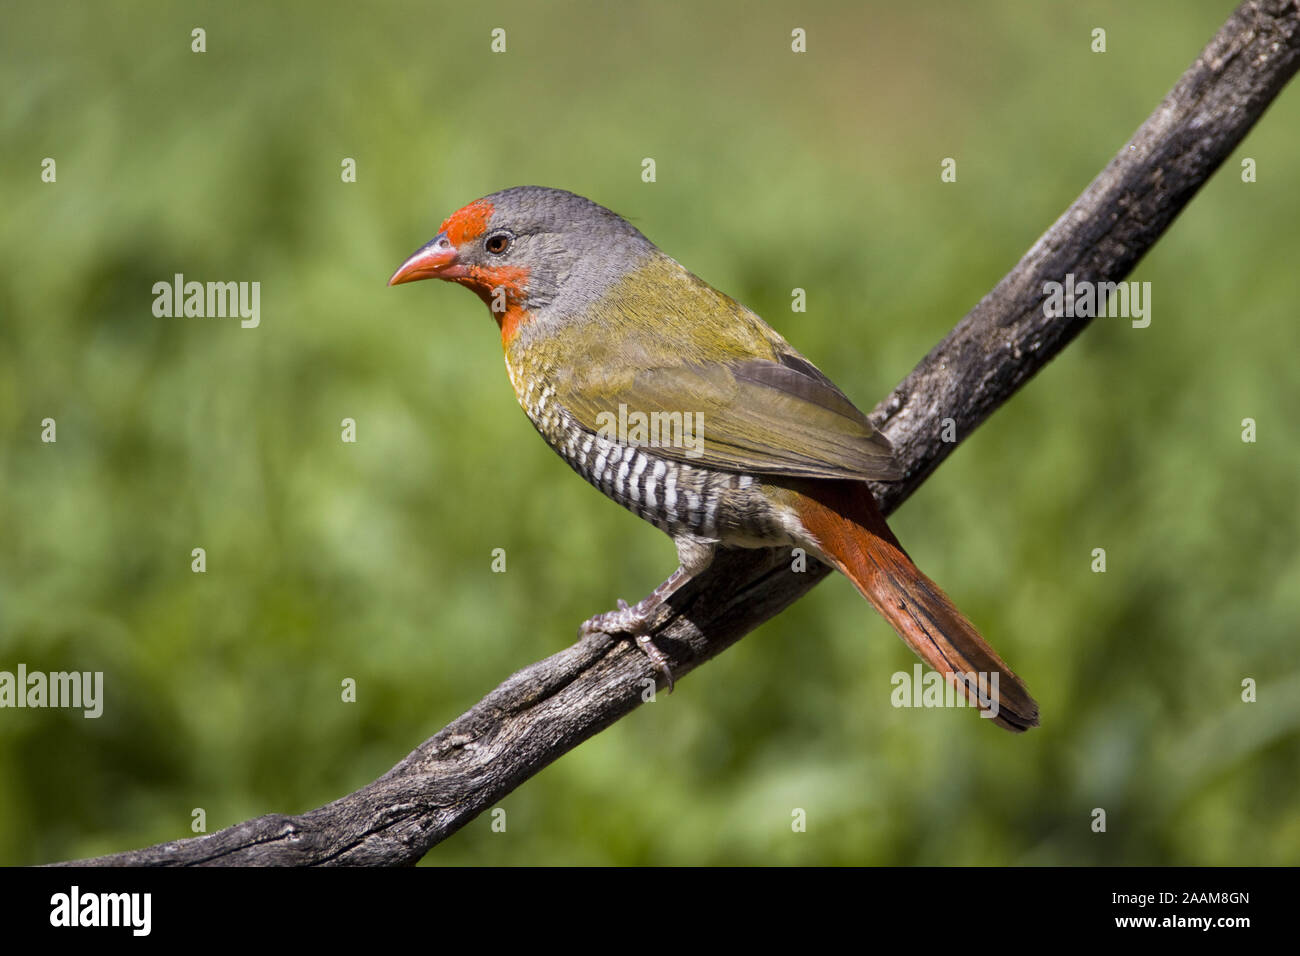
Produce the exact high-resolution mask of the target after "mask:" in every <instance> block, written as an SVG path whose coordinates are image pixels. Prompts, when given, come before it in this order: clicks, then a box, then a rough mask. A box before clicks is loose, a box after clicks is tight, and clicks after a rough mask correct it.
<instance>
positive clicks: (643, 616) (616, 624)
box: [579, 598, 673, 694]
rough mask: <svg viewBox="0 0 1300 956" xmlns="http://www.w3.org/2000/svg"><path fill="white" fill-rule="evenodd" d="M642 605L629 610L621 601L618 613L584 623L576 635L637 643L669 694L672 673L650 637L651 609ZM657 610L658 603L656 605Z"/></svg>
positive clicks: (625, 603) (601, 616)
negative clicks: (610, 636) (618, 636)
mask: <svg viewBox="0 0 1300 956" xmlns="http://www.w3.org/2000/svg"><path fill="white" fill-rule="evenodd" d="M644 604H645V602H644V601H642V602H641V604H638V605H636V606H635V607H628V603H627V602H626V601H624V600H623V599H622V598H619V601H618V610H615V611H606V612H605V613H604V614H597V615H596V616H595V617H592V618H588V619H587V620H586V621H584V622H583V624H582V627H581V629H580V630H579V634H581V636H583V637H587V636H589V635H591V634H595V633H600V634H627V635H629V636H631V637H632V638H633V639H634V640H635V641H636V646H637V647H639V648H641V652H642V653H643V654H645V656H646V657H648V658H650V662H651V663H652V664H654V666H655V669H656V670H658V671H659V673H661V674H663V675H664V680H666V681H667V682H668V693H670V694H671V693H672V692H673V672H672V668H670V667H669V666H668V658H667V657H665V656H664V652H663V651H661V650H659V648H658V647H656V646H655V642H654V638H652V637H651V636H650V621H651V619H652V618H653V616H654V606H651V607H644V606H643V605H644ZM655 606H657V602H656V605H655Z"/></svg>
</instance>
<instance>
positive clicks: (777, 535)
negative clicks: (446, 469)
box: [516, 383, 791, 547]
mask: <svg viewBox="0 0 1300 956" xmlns="http://www.w3.org/2000/svg"><path fill="white" fill-rule="evenodd" d="M516 393H517V395H518V397H519V404H520V405H521V406H522V407H523V409H524V412H525V413H526V414H527V415H528V418H529V420H530V421H531V422H532V423H533V426H534V427H535V428H536V429H537V431H538V432H539V433H540V434H541V436H542V437H543V438H545V439H546V442H547V444H549V445H550V446H551V448H553V449H554V450H555V451H556V453H557V454H559V456H560V457H561V458H563V459H564V460H565V461H566V462H568V464H569V466H570V467H571V468H572V469H573V470H574V471H576V472H577V473H578V474H579V475H581V476H582V477H583V478H585V479H586V480H587V481H588V482H589V483H590V484H592V485H594V486H595V487H596V488H598V489H599V490H600V491H601V492H603V493H604V494H605V495H606V496H607V497H609V498H611V499H613V500H614V501H616V502H618V503H619V504H620V505H622V506H623V507H624V508H627V509H628V510H629V511H631V512H633V513H634V514H636V515H637V516H638V517H640V518H643V519H645V520H646V521H649V522H650V523H651V524H653V525H654V526H655V527H657V528H659V529H660V530H662V531H664V532H666V533H667V534H669V535H671V536H673V537H677V536H679V535H684V534H690V535H695V536H697V537H700V538H704V539H708V540H713V541H718V542H720V543H722V544H724V545H734V546H738V547H761V546H773V545H780V544H789V543H791V540H790V538H789V536H788V535H787V534H786V532H785V529H784V524H783V522H782V520H781V516H780V515H778V514H777V513H775V512H774V510H773V508H772V506H771V505H770V503H769V502H768V500H767V498H766V496H765V495H764V494H763V493H762V489H761V487H760V485H759V481H758V480H757V479H756V478H755V477H754V476H753V475H746V474H741V473H738V472H732V471H723V470H720V469H716V468H710V467H704V466H699V465H692V464H689V463H687V462H683V461H679V460H677V459H674V458H668V457H666V456H664V455H662V454H657V453H656V451H657V449H655V448H653V447H649V446H645V445H639V444H627V443H623V442H619V441H616V440H614V439H612V438H607V437H605V436H603V435H599V434H596V433H594V432H591V431H589V430H587V429H586V428H584V427H583V426H582V425H581V424H580V423H579V422H578V420H577V419H576V418H574V417H573V415H571V414H570V413H569V412H568V411H567V410H566V409H564V408H563V407H561V406H560V405H559V404H557V403H556V402H555V401H553V397H554V390H553V389H552V388H550V387H549V386H538V385H536V384H532V383H529V384H526V385H524V387H523V388H517V389H516Z"/></svg>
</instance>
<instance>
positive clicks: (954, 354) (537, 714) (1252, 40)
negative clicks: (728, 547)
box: [80, 0, 1300, 866]
mask: <svg viewBox="0 0 1300 956" xmlns="http://www.w3.org/2000/svg"><path fill="white" fill-rule="evenodd" d="M1297 66H1300V10H1298V9H1297V0H1247V2H1245V3H1243V4H1242V5H1241V6H1240V7H1239V8H1237V10H1236V11H1235V12H1234V13H1233V14H1232V16H1231V17H1230V18H1229V19H1228V22H1227V23H1226V24H1225V25H1224V26H1223V28H1222V29H1221V30H1220V31H1219V32H1218V34H1216V35H1215V37H1214V38H1213V39H1212V40H1211V41H1210V43H1209V45H1208V46H1207V47H1206V48H1205V50H1204V51H1203V52H1202V53H1201V55H1200V56H1199V57H1198V58H1197V60H1196V62H1195V63H1193V64H1192V66H1191V68H1190V69H1188V71H1187V72H1186V73H1185V74H1184V75H1183V77H1182V78H1181V79H1180V80H1179V81H1178V84H1177V85H1176V86H1175V87H1174V89H1173V90H1172V91H1171V92H1170V93H1169V95H1168V96H1166V97H1165V99H1164V101H1163V102H1162V103H1161V104H1160V106H1159V107H1158V108H1157V109H1156V111H1155V112H1154V113H1152V114H1151V116H1150V118H1149V119H1147V121H1146V122H1145V123H1143V124H1142V126H1141V128H1139V129H1138V131H1137V132H1136V133H1135V134H1134V135H1133V137H1132V138H1131V139H1130V140H1128V141H1127V142H1126V143H1124V145H1123V147H1122V148H1121V149H1120V151H1119V153H1118V155H1116V157H1115V158H1114V159H1113V160H1112V161H1111V162H1110V164H1109V165H1108V166H1107V167H1106V168H1105V169H1104V170H1103V171H1102V172H1101V174H1100V175H1099V176H1098V177H1097V178H1096V179H1095V180H1094V181H1093V182H1092V184H1091V185H1089V186H1088V188H1087V189H1086V190H1084V192H1083V195H1081V196H1080V197H1079V198H1078V200H1076V201H1075V203H1074V204H1073V205H1072V206H1071V207H1070V208H1069V209H1068V210H1066V212H1065V214H1064V215H1062V216H1061V218H1060V219H1058V220H1057V221H1056V223H1055V224H1054V225H1053V226H1052V227H1051V228H1050V229H1049V230H1048V231H1047V232H1046V233H1045V234H1044V235H1043V236H1042V238H1041V239H1039V240H1038V242H1036V243H1035V244H1034V246H1033V248H1032V249H1030V250H1029V252H1027V253H1026V254H1025V256H1024V258H1023V259H1021V261H1020V262H1019V264H1017V265H1016V267H1015V268H1014V269H1013V270H1012V271H1011V272H1010V273H1009V274H1008V275H1007V276H1006V277H1005V278H1004V279H1003V280H1002V281H1001V282H999V283H998V285H997V286H996V287H995V288H994V289H993V291H992V292H990V293H989V294H988V295H986V296H985V297H984V299H983V300H981V301H980V303H979V304H978V305H977V306H976V307H975V308H974V309H973V310H972V311H971V312H970V314H968V315H967V316H966V317H965V318H964V319H962V321H961V322H960V323H958V325H957V327H956V328H954V329H953V330H952V332H951V333H949V335H948V336H947V337H946V338H945V339H944V340H943V341H942V342H940V343H939V344H938V345H937V346H935V348H934V349H933V350H932V351H931V352H930V354H929V355H927V356H926V357H925V358H924V359H923V360H922V361H921V363H920V364H919V365H918V366H917V367H916V368H915V369H914V370H913V371H912V373H911V374H910V375H908V376H907V378H906V379H904V381H903V382H902V383H901V384H899V386H898V387H897V388H895V389H894V391H893V392H892V393H890V395H889V396H888V397H887V398H886V399H885V400H884V401H883V402H881V403H880V405H879V406H877V408H876V409H875V411H874V412H873V419H874V420H875V421H876V422H877V423H878V424H880V426H881V427H882V429H883V430H884V432H885V433H886V434H887V435H888V437H889V439H890V441H891V442H892V443H893V445H894V447H895V449H897V451H898V455H899V458H900V459H901V461H902V462H903V464H904V466H905V467H906V470H907V474H906V477H905V478H904V479H903V480H902V481H900V482H897V483H893V484H890V485H882V486H878V487H876V488H875V491H876V493H877V496H878V497H879V499H880V502H881V504H882V507H883V508H884V510H885V512H886V513H889V512H890V511H892V510H893V509H895V508H896V507H898V505H899V504H900V503H902V502H903V501H904V500H906V498H907V497H908V495H910V494H911V493H912V492H913V491H914V490H915V489H916V488H917V487H918V486H919V485H920V484H921V482H922V481H924V480H925V478H926V477H927V476H928V475H929V474H930V473H931V472H932V471H934V469H935V468H936V467H938V465H939V464H940V462H942V461H943V460H944V459H945V458H946V457H947V456H948V454H949V453H950V452H951V451H952V449H953V448H954V447H955V443H947V442H944V441H943V440H942V439H941V438H940V423H941V421H942V420H943V419H945V418H952V419H953V420H954V422H955V424H956V429H957V436H958V438H959V439H961V438H964V437H965V436H967V435H969V434H970V433H971V432H972V431H973V430H974V429H975V428H976V427H977V426H978V425H979V424H980V423H981V422H983V421H984V419H985V418H987V417H988V416H989V415H990V414H991V413H992V412H993V411H994V410H995V409H996V408H997V407H998V406H1000V405H1001V404H1002V403H1003V402H1005V401H1006V400H1007V399H1008V398H1010V397H1011V395H1013V394H1014V393H1015V392H1016V390H1017V389H1019V388H1020V386H1021V385H1023V384H1024V383H1025V382H1026V381H1028V380H1029V378H1030V377H1031V376H1032V375H1033V374H1034V373H1035V372H1037V371H1038V370H1039V369H1041V368H1042V367H1043V366H1044V365H1045V364H1047V362H1048V361H1049V360H1050V359H1051V358H1052V357H1053V356H1054V355H1056V353H1057V352H1059V351H1060V350H1061V349H1062V348H1063V347H1064V346H1065V345H1066V344H1068V343H1069V342H1070V341H1071V340H1072V339H1073V338H1074V337H1075V336H1076V335H1078V334H1079V332H1080V331H1082V330H1083V328H1084V327H1085V326H1086V325H1087V324H1088V321H1089V320H1088V319H1085V318H1074V319H1067V318H1060V319H1049V318H1046V317H1045V315H1044V310H1043V294H1042V289H1043V283H1044V282H1046V281H1049V280H1051V281H1063V278H1064V276H1065V274H1066V273H1073V274H1074V275H1075V277H1076V281H1083V280H1087V281H1092V282H1102V281H1119V280H1121V279H1122V278H1124V277H1125V276H1126V275H1128V273H1129V272H1130V271H1131V270H1132V269H1133V267H1134V266H1135V265H1136V264H1137V262H1138V260H1139V259H1141V258H1142V256H1143V255H1144V254H1145V253H1146V252H1147V250H1148V249H1150V248H1151V246H1152V245H1154V243H1155V242H1156V240H1157V239H1158V238H1159V237H1160V235H1161V234H1162V233H1163V232H1164V230H1165V229H1166V228H1168V226H1169V224H1170V223H1171V222H1172V221H1173V219H1174V217H1175V216H1177V215H1178V213H1179V212H1180V211H1181V210H1182V208H1183V207H1184V206H1185V205H1186V204H1187V202H1188V201H1189V200H1190V199H1191V198H1192V196H1193V195H1195V193H1196V191H1197V190H1198V189H1199V188H1200V187H1201V186H1202V185H1203V184H1204V183H1205V181H1206V180H1207V179H1208V178H1209V177H1210V175H1211V174H1212V173H1213V172H1214V171H1215V169H1217V168H1218V166H1219V165H1220V164H1221V163H1222V162H1223V161H1224V159H1226V158H1227V156H1228V155H1229V154H1230V153H1231V152H1232V150H1233V149H1234V148H1235V147H1236V146H1237V144H1238V143H1240V142H1241V140H1242V139H1243V138H1244V137H1245V135H1246V133H1247V132H1248V131H1249V130H1250V128H1251V127H1252V126H1253V125H1254V123H1255V121H1256V120H1257V119H1258V118H1259V117H1260V115H1261V114H1262V113H1263V112H1264V110H1265V109H1266V108H1267V106H1268V105H1269V103H1270V102H1272V100H1273V98H1274V97H1275V96H1276V95H1277V94H1278V92H1279V91H1280V90H1281V89H1282V87H1283V86H1284V85H1285V84H1286V83H1287V81H1288V80H1289V79H1290V78H1291V76H1292V75H1293V74H1294V73H1295V71H1296V69H1297ZM827 573H828V571H827V569H826V568H824V567H822V566H821V565H819V564H816V563H815V562H814V563H810V566H809V569H808V571H807V572H805V573H798V574H796V573H793V572H791V571H790V561H789V552H788V550H784V551H732V552H723V553H721V554H720V555H719V558H718V560H717V561H716V563H715V564H714V566H713V567H712V568H711V569H710V570H709V572H708V573H707V574H705V575H704V576H702V577H701V578H699V579H697V580H696V581H694V582H692V584H690V585H688V586H687V587H686V588H685V589H684V590H683V591H682V592H680V593H679V594H678V595H677V596H675V598H674V599H673V601H672V607H671V610H667V611H665V612H664V613H663V614H662V615H661V617H660V619H659V621H658V622H657V625H656V629H655V643H656V644H657V645H658V646H659V648H660V649H661V650H662V651H663V652H664V654H665V655H666V656H667V657H668V660H669V661H670V663H671V665H672V668H673V672H674V674H675V675H676V676H677V677H682V676H684V675H686V674H687V673H689V672H690V671H692V670H694V669H695V668H696V667H698V666H699V665H700V664H701V663H703V662H704V661H707V660H708V659H709V658H711V657H713V656H715V655H716V654H718V653H720V652H721V651H722V650H724V649H725V648H727V647H729V646H730V645H731V644H733V643H735V642H736V641H737V640H739V639H740V638H741V637H743V636H744V635H745V634H747V633H748V632H749V631H751V630H753V629H754V628H755V627H757V626H758V625H759V624H761V623H762V622H764V621H766V620H767V619H768V618H770V617H772V616H774V615H775V614H777V613H779V612H780V611H781V610H783V609H784V608H785V607H787V606H788V605H789V604H791V603H792V602H793V601H795V600H797V599H798V598H799V597H801V596H802V595H803V594H804V593H806V592H807V591H808V590H809V589H810V588H812V587H813V585H815V584H816V583H817V582H818V581H820V580H821V579H822V578H823V577H825V575H826V574H827ZM652 674H653V669H652V668H651V666H650V665H649V662H648V661H647V659H646V658H645V656H644V655H643V654H641V653H640V652H639V651H638V650H636V649H635V648H634V647H632V646H631V645H630V644H629V643H627V642H626V641H623V640H612V639H609V638H607V637H605V636H603V635H595V636H593V637H592V638H590V639H587V640H582V641H579V642H578V643H577V644H575V645H573V646H572V647H570V648H568V649H567V650H564V651H561V652H560V653H559V654H556V655H554V656H552V657H549V658H547V659H546V660H543V661H539V662H538V663H536V664H533V665H532V666H530V667H527V668H525V669H524V670H521V671H519V672H518V673H517V674H515V675H513V676H512V677H510V678H509V679H508V680H506V681H505V683H503V684H501V686H499V687H498V688H496V690H494V691H493V692H492V693H490V694H489V695H488V696H487V697H485V698H484V699H483V700H482V701H480V702H479V703H478V704H476V705H475V706H474V707H473V708H472V709H470V710H469V711H468V712H466V713H465V714H464V715H462V716H461V717H459V718H458V719H457V720H455V721H454V722H452V723H451V724H450V725H448V726H447V727H445V728H444V729H443V730H441V731H440V732H439V733H437V734H436V735H434V736H433V737H431V738H430V739H429V740H427V741H425V742H424V743H423V744H422V745H421V746H420V747H419V748H418V749H416V750H415V751H414V752H413V753H412V754H410V755H409V756H408V757H407V758H406V759H405V760H403V761H402V762H401V763H400V764H398V765H397V766H396V767H394V768H393V769H392V770H390V771H389V772H388V773H387V774H385V775H384V776H383V777H381V778H380V779H379V780H376V781H375V782H374V783H372V784H370V785H369V786H366V787H363V788H362V789H361V790H358V791H357V792H356V793H353V794H350V795H349V796H346V797H344V798H342V799H340V800H336V801H335V802H333V803H331V804H329V805H327V806H324V807H321V808H319V809H317V810H313V811H311V812H309V813H304V814H301V815H299V816H283V815H278V814H276V815H269V816H264V817H259V818H257V819H256V820H250V821H248V822H246V823H241V824H239V825H237V826H234V827H230V828H229V829H226V830H222V831H220V832H218V833H213V834H211V835H209V836H202V837H197V838H193V839H186V840H178V841H175V842H172V843H164V844H161V845H159V846H155V847H149V848H147V849H143V850H134V851H131V852H126V853H118V854H114V855H112V856H105V857H99V858H97V859H94V860H83V861H80V863H82V864H95V865H220V864H232V865H285V866H309V865H317V864H354V865H368V866H375V865H391V864H403V863H414V862H415V861H417V860H419V859H420V857H422V856H423V855H424V854H425V853H426V852H427V851H428V850H429V848H430V847H432V846H434V845H435V844H436V843H438V842H439V841H441V840H444V839H446V838H447V837H448V836H450V835H451V834H452V833H454V832H455V831H456V830H457V829H459V828H460V827H462V826H464V825H465V824H466V823H468V822H469V821H470V820H472V819H473V818H474V817H475V815H477V814H478V813H479V812H480V811H482V810H484V809H485V808H487V807H490V806H492V805H493V804H495V803H497V802H498V801H500V800H501V799H502V798H503V797H504V796H505V795H506V794H508V793H510V791H512V790H513V789H514V788H515V787H517V786H518V785H519V784H520V783H522V782H523V781H525V780H527V779H528V778H529V777H530V776H532V775H533V774H535V773H537V772H538V771H539V770H541V769H542V768H543V767H545V766H546V765H547V764H549V763H550V762H551V761H553V760H555V759H556V758H557V757H559V756H560V755H561V754H563V753H565V752H567V751H569V750H571V749H572V748H574V747H576V746H577V745H578V744H580V743H582V742H583V741H584V740H586V739H587V738H588V737H591V736H592V735H593V734H596V733H599V732H600V731H601V730H603V729H604V728H605V727H608V726H609V725H610V724H612V723H613V722H614V721H616V720H618V719H619V718H620V717H622V716H623V715H624V714H626V713H628V712H629V711H631V710H632V709H633V708H635V707H636V706H637V705H638V704H640V703H641V702H642V693H643V690H644V689H645V687H646V686H647V685H646V682H647V679H648V678H649V677H651V676H652Z"/></svg>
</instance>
